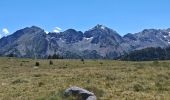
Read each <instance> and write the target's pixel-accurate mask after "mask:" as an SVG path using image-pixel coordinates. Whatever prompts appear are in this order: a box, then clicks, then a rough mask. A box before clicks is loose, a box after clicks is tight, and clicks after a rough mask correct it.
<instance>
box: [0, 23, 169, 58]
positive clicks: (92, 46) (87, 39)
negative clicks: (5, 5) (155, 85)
mask: <svg viewBox="0 0 170 100" xmlns="http://www.w3.org/2000/svg"><path fill="white" fill-rule="evenodd" d="M168 46H170V29H166V30H160V29H145V30H143V31H142V32H139V33H135V34H131V33H128V34H126V35H125V36H123V37H122V36H120V35H119V34H118V33H117V32H116V31H114V30H112V29H110V28H108V27H105V26H103V25H96V26H95V27H93V28H92V29H90V30H88V31H85V32H84V33H83V32H81V31H76V30H74V29H68V30H66V31H64V32H60V33H54V32H53V33H48V34H46V33H45V32H44V30H43V29H41V28H39V27H36V26H32V27H26V28H24V29H21V30H18V31H16V32H15V33H13V34H12V35H9V36H7V37H3V38H1V39H0V55H9V54H15V55H16V56H17V57H31V58H46V57H47V56H48V55H53V54H58V55H60V56H63V57H64V58H88V59H95V58H106V59H115V58H117V57H119V56H121V55H123V54H125V53H128V52H131V51H134V50H140V49H144V48H148V47H162V48H164V47H168Z"/></svg>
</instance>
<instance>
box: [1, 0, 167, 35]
mask: <svg viewBox="0 0 170 100" xmlns="http://www.w3.org/2000/svg"><path fill="white" fill-rule="evenodd" d="M169 5H170V0H1V1H0V30H1V32H0V33H1V34H0V35H4V34H9V33H13V32H14V31H16V30H18V29H21V28H24V27H27V26H32V25H36V26H39V27H41V28H43V29H45V30H46V31H53V30H54V28H55V27H59V28H61V29H62V31H64V30H66V29H68V28H74V29H76V30H81V31H85V30H88V29H90V28H92V27H94V26H95V25H96V24H103V25H105V26H108V27H110V28H112V29H114V30H116V31H117V32H118V33H120V34H121V35H124V34H126V33H129V32H130V33H135V32H139V31H142V30H143V29H145V28H161V29H166V28H170V7H169ZM8 31H9V32H8Z"/></svg>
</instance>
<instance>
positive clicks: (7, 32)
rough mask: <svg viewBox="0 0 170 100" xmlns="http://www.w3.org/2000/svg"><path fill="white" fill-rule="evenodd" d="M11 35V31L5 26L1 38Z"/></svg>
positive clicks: (0, 34) (0, 33)
mask: <svg viewBox="0 0 170 100" xmlns="http://www.w3.org/2000/svg"><path fill="white" fill-rule="evenodd" d="M8 35H10V32H9V30H8V29H7V28H3V29H2V30H1V32H0V38H2V37H4V36H8Z"/></svg>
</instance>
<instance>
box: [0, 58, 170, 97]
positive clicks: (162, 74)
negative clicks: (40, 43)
mask: <svg viewBox="0 0 170 100" xmlns="http://www.w3.org/2000/svg"><path fill="white" fill-rule="evenodd" d="M36 62H39V65H38V66H35V63H36ZM52 62H53V64H51V65H50V64H49V60H36V61H35V60H31V59H16V58H0V100H72V99H73V98H74V97H69V98H64V97H63V91H64V90H65V89H66V88H68V87H70V86H79V87H82V88H86V89H88V90H90V91H92V92H94V93H95V94H96V95H97V98H98V99H99V100H136V99H138V100H170V95H169V94H170V62H169V61H159V62H158V61H149V62H129V61H113V60H85V61H84V63H83V62H82V61H81V60H52Z"/></svg>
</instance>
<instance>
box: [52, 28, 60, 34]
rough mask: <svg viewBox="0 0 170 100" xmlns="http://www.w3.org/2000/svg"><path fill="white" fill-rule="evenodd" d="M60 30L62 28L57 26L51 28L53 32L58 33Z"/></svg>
mask: <svg viewBox="0 0 170 100" xmlns="http://www.w3.org/2000/svg"><path fill="white" fill-rule="evenodd" d="M61 30H62V29H61V28H59V27H55V28H54V30H53V32H55V33H59V32H60V31H61Z"/></svg>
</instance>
